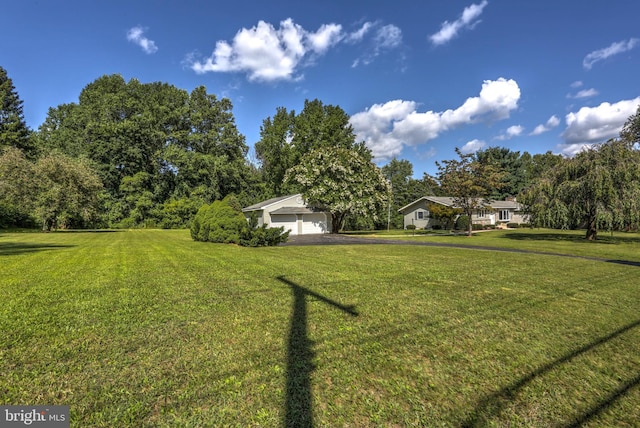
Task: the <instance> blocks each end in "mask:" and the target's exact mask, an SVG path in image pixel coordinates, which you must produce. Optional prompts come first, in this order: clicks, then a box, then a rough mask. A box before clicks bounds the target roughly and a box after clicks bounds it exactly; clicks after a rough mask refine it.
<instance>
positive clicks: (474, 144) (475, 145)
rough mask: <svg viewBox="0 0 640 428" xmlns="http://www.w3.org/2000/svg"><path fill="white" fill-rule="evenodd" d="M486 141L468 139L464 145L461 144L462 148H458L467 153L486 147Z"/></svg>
mask: <svg viewBox="0 0 640 428" xmlns="http://www.w3.org/2000/svg"><path fill="white" fill-rule="evenodd" d="M486 145H487V143H485V142H484V141H482V140H477V139H476V140H471V141H469V142H468V143H467V144H465V145H464V146H462V148H461V149H460V151H461V152H462V153H464V154H469V153H475V152H477V151H480V150H482V149H484V148H485V147H486Z"/></svg>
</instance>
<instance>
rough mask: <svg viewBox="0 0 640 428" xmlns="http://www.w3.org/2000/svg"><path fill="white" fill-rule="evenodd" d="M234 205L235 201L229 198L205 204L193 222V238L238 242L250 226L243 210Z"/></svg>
mask: <svg viewBox="0 0 640 428" xmlns="http://www.w3.org/2000/svg"><path fill="white" fill-rule="evenodd" d="M232 205H233V201H232V200H230V199H227V198H225V199H223V200H221V201H214V202H213V203H211V204H210V205H203V206H202V207H201V208H200V209H199V210H198V213H197V214H196V216H195V217H194V219H193V222H192V224H191V237H192V238H193V240H195V241H206V242H219V243H225V244H231V243H232V244H238V243H239V242H240V235H241V233H242V231H243V230H244V229H247V228H248V226H247V220H246V219H245V217H244V215H243V214H242V212H241V211H240V210H238V209H237V208H236V207H233V206H232Z"/></svg>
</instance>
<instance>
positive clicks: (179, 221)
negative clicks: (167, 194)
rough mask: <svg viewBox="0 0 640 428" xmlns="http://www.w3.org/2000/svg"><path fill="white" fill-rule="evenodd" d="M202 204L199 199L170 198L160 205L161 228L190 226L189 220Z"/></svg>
mask: <svg viewBox="0 0 640 428" xmlns="http://www.w3.org/2000/svg"><path fill="white" fill-rule="evenodd" d="M202 205H203V202H202V200H200V199H189V198H181V199H171V200H169V201H166V202H165V203H164V204H163V205H162V212H161V218H162V219H161V221H160V224H159V226H160V227H161V228H163V229H182V228H190V227H191V221H192V220H193V218H194V217H195V215H196V214H197V213H198V210H199V209H200V207H201V206H202Z"/></svg>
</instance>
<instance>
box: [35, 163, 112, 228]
mask: <svg viewBox="0 0 640 428" xmlns="http://www.w3.org/2000/svg"><path fill="white" fill-rule="evenodd" d="M34 168H35V177H36V182H37V187H38V190H37V196H36V198H35V213H36V215H37V216H38V218H39V219H40V221H41V224H42V229H43V230H51V229H57V228H63V229H64V228H82V227H88V226H91V225H93V224H94V223H95V222H97V221H98V210H99V202H100V199H99V197H100V196H99V195H100V192H101V190H102V183H101V182H100V178H99V177H98V176H97V174H96V173H95V172H94V170H93V169H92V168H91V166H90V165H89V162H88V161H87V160H86V159H74V158H70V157H68V156H65V155H63V154H60V153H52V154H49V155H47V156H45V157H43V158H40V159H38V161H37V162H36V164H35V167H34Z"/></svg>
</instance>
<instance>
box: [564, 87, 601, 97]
mask: <svg viewBox="0 0 640 428" xmlns="http://www.w3.org/2000/svg"><path fill="white" fill-rule="evenodd" d="M598 94H599V92H598V91H597V90H596V89H594V88H589V89H582V90H580V91H578V92H576V93H575V94H569V95H567V97H568V98H575V99H580V98H591V97H595V96H596V95H598Z"/></svg>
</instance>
